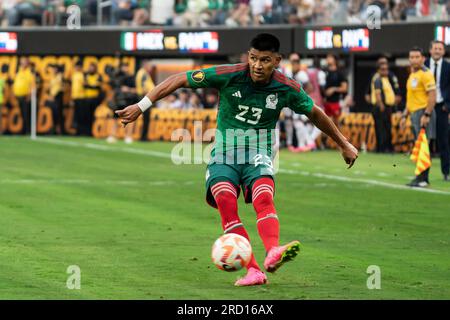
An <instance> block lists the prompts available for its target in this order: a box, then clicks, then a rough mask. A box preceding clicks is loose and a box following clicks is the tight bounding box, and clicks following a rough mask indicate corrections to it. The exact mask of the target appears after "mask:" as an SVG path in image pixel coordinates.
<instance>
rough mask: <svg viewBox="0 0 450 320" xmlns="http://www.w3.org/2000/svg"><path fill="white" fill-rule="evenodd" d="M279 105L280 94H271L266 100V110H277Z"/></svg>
mask: <svg viewBox="0 0 450 320" xmlns="http://www.w3.org/2000/svg"><path fill="white" fill-rule="evenodd" d="M277 103H278V94H270V95H268V96H267V98H266V108H267V109H276V108H277Z"/></svg>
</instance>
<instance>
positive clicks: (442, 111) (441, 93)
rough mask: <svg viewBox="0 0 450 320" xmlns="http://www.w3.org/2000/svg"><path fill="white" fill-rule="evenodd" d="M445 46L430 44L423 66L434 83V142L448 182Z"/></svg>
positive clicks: (449, 69) (449, 90) (449, 91)
mask: <svg viewBox="0 0 450 320" xmlns="http://www.w3.org/2000/svg"><path fill="white" fill-rule="evenodd" d="M444 55H445V45H444V43H443V42H441V41H432V42H431V44H430V56H431V57H430V59H427V61H426V62H425V65H426V66H427V67H428V68H429V69H430V70H431V72H432V73H433V75H434V79H435V81H436V106H435V108H434V109H435V110H436V140H437V144H438V148H439V152H440V155H441V171H442V174H443V175H444V180H445V181H449V169H450V150H449V144H448V142H449V141H448V130H449V125H448V113H449V109H450V63H448V62H447V61H445V60H444V58H443V57H444Z"/></svg>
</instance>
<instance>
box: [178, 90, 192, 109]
mask: <svg viewBox="0 0 450 320" xmlns="http://www.w3.org/2000/svg"><path fill="white" fill-rule="evenodd" d="M178 100H179V101H180V103H179V105H178V108H179V109H189V108H190V103H189V91H188V90H187V89H181V90H180V93H179V95H178Z"/></svg>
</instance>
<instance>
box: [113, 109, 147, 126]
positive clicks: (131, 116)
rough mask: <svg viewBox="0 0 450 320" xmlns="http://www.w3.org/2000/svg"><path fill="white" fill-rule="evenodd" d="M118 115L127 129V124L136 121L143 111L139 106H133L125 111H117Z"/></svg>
mask: <svg viewBox="0 0 450 320" xmlns="http://www.w3.org/2000/svg"><path fill="white" fill-rule="evenodd" d="M116 114H117V116H118V117H119V118H120V119H122V120H121V122H122V124H123V126H124V127H125V126H126V125H127V124H129V123H131V122H133V121H135V120H136V119H137V118H138V117H139V116H140V115H141V114H142V111H141V109H140V108H139V107H138V105H137V104H132V105H130V106H128V107H126V108H125V109H123V110H117V111H116Z"/></svg>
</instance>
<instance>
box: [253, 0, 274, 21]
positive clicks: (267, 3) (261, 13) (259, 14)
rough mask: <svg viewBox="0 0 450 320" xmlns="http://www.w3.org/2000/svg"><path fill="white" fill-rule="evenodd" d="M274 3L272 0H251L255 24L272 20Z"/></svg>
mask: <svg viewBox="0 0 450 320" xmlns="http://www.w3.org/2000/svg"><path fill="white" fill-rule="evenodd" d="M272 4H273V1H272V0H250V7H251V13H252V16H253V25H259V24H265V23H270V22H271V18H272Z"/></svg>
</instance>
